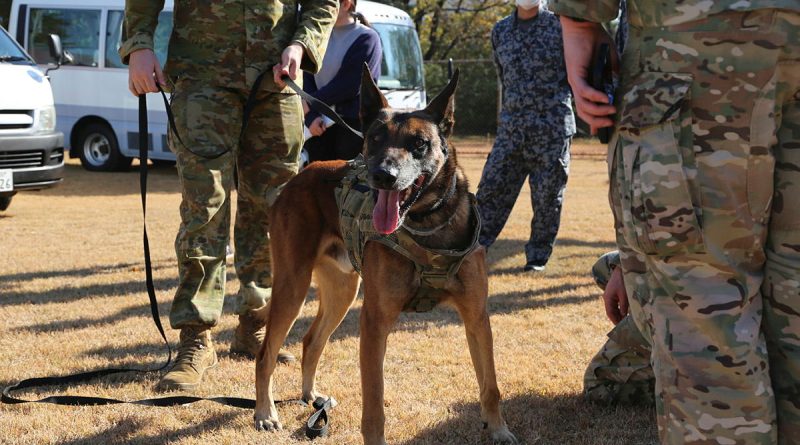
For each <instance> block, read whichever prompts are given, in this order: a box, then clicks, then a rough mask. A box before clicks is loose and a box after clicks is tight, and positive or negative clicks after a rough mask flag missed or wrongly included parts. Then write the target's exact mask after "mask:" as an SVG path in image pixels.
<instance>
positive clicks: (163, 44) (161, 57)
mask: <svg viewBox="0 0 800 445" xmlns="http://www.w3.org/2000/svg"><path fill="white" fill-rule="evenodd" d="M124 16H125V14H124V13H123V11H120V10H117V11H108V29H107V30H106V68H125V65H123V64H122V60H121V59H120V57H119V47H120V45H121V44H122V42H121V41H120V39H121V38H122V20H123V18H124ZM171 33H172V12H171V11H163V12H162V13H161V14H159V15H158V26H156V33H155V36H154V42H153V45H154V46H155V52H156V57H158V61H159V62H161V66H162V67H163V66H164V64H165V63H166V62H167V47H168V46H169V35H170V34H171Z"/></svg>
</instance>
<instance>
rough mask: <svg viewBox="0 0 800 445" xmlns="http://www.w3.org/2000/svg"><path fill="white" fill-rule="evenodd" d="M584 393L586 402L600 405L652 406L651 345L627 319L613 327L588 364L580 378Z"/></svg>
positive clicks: (653, 379) (653, 394) (653, 382)
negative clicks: (581, 378)
mask: <svg viewBox="0 0 800 445" xmlns="http://www.w3.org/2000/svg"><path fill="white" fill-rule="evenodd" d="M583 392H584V395H585V396H586V399H587V400H590V401H592V402H597V403H601V404H608V405H613V404H623V405H636V404H642V405H653V404H654V403H655V377H654V375H653V368H652V367H651V366H650V345H648V344H647V342H646V341H644V338H643V337H642V334H641V333H640V332H639V329H638V328H637V327H636V324H635V323H634V321H633V319H632V318H631V317H630V316H627V317H625V318H623V319H622V321H620V322H619V323H618V324H617V325H616V326H614V329H612V330H611V332H609V333H608V340H607V341H606V343H605V344H604V345H603V347H602V348H600V351H598V352H597V354H596V355H595V356H594V357H593V358H592V361H591V362H589V366H588V367H587V368H586V373H585V374H584V376H583Z"/></svg>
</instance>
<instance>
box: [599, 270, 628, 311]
mask: <svg viewBox="0 0 800 445" xmlns="http://www.w3.org/2000/svg"><path fill="white" fill-rule="evenodd" d="M603 304H604V305H605V307H606V316H608V319H609V320H611V322H612V323H614V324H615V325H616V324H617V323H619V322H620V321H621V320H622V319H623V318H624V317H625V316H626V315H628V293H627V292H626V291H625V282H624V281H623V279H622V268H621V267H616V268H614V271H613V272H611V278H610V279H609V280H608V284H606V290H605V291H604V292H603Z"/></svg>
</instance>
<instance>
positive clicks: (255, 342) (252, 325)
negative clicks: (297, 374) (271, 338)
mask: <svg viewBox="0 0 800 445" xmlns="http://www.w3.org/2000/svg"><path fill="white" fill-rule="evenodd" d="M264 331H265V329H264V324H263V323H260V322H259V320H258V317H255V316H254V315H253V311H247V312H245V313H244V314H241V315H239V326H237V327H236V333H235V334H234V335H233V342H232V343H231V353H232V354H241V355H244V356H247V357H249V358H255V357H256V355H258V350H259V349H261V343H263V342H264ZM295 360H296V359H295V357H294V355H292V354H290V353H288V352H285V351H280V352H278V363H283V364H286V363H291V362H293V361H295Z"/></svg>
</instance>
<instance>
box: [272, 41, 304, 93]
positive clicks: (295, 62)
mask: <svg viewBox="0 0 800 445" xmlns="http://www.w3.org/2000/svg"><path fill="white" fill-rule="evenodd" d="M302 59H303V46H302V45H300V44H299V43H292V44H291V45H289V46H287V47H286V49H284V50H283V53H282V54H281V63H276V64H275V66H273V67H272V74H273V77H274V79H275V83H276V84H277V85H278V86H279V87H281V88H285V87H286V82H284V81H283V79H281V78H282V77H283V76H289V78H290V79H292V80H295V79H297V75H298V73H299V72H300V61H301V60H302Z"/></svg>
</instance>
